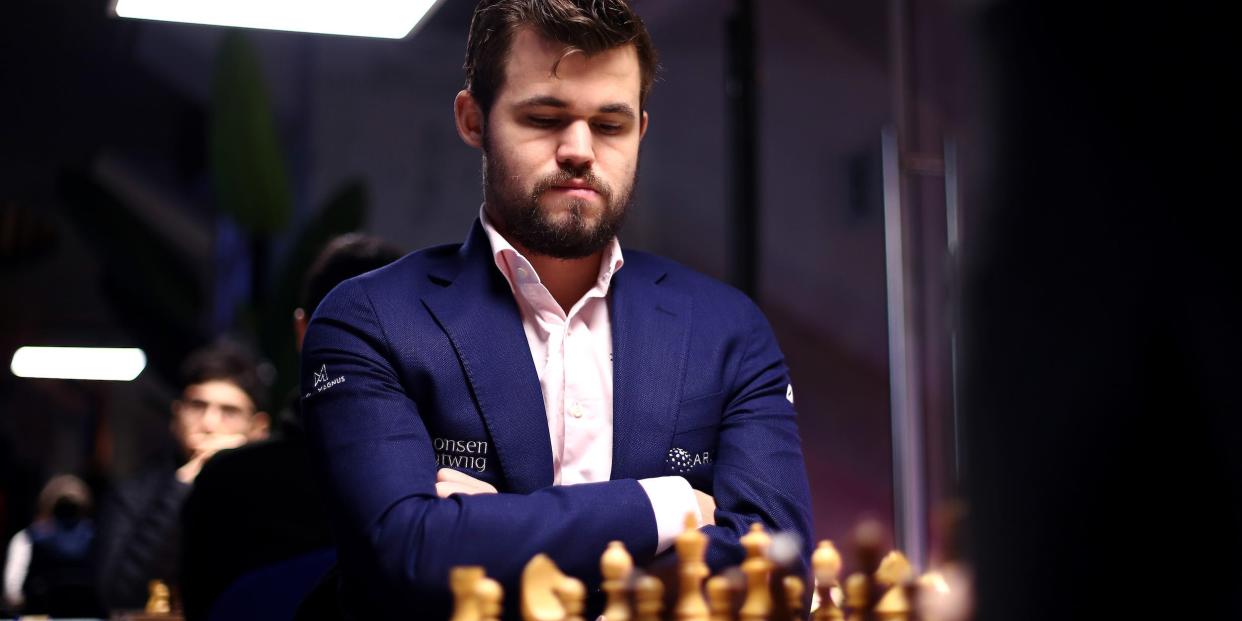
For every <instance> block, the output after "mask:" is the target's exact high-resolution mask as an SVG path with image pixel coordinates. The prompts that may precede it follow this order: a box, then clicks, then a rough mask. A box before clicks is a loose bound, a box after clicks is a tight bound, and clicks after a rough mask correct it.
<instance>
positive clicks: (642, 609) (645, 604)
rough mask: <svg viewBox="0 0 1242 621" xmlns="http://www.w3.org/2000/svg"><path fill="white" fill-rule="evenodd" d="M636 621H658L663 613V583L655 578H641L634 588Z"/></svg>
mask: <svg viewBox="0 0 1242 621" xmlns="http://www.w3.org/2000/svg"><path fill="white" fill-rule="evenodd" d="M634 600H635V601H634V608H635V612H636V613H637V616H636V617H637V618H636V621H660V618H661V617H660V613H662V612H664V583H663V582H660V579H659V578H657V577H655V576H643V577H642V578H639V579H638V583H637V584H636V585H635V587H634Z"/></svg>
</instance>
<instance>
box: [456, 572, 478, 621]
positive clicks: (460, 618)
mask: <svg viewBox="0 0 1242 621" xmlns="http://www.w3.org/2000/svg"><path fill="white" fill-rule="evenodd" d="M484 577H485V576H484V575H483V568H482V567H477V566H473V565H471V566H465V567H454V568H453V569H451V570H450V571H449V590H451V591H452V592H453V616H452V618H451V621H479V618H480V613H479V604H478V599H477V598H476V597H475V593H474V587H475V586H476V585H477V584H478V582H479V581H480V580H482V579H483V578H484Z"/></svg>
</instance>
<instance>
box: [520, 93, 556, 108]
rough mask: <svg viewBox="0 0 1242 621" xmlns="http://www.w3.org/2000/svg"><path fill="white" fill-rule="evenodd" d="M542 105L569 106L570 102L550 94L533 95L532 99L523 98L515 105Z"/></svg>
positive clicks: (522, 106)
mask: <svg viewBox="0 0 1242 621" xmlns="http://www.w3.org/2000/svg"><path fill="white" fill-rule="evenodd" d="M540 106H547V107H551V108H568V107H569V104H567V103H565V102H564V101H561V100H560V99H557V98H555V97H552V96H549V95H540V96H536V97H531V98H530V99H523V100H522V101H519V102H517V104H515V105H514V107H516V108H534V107H540Z"/></svg>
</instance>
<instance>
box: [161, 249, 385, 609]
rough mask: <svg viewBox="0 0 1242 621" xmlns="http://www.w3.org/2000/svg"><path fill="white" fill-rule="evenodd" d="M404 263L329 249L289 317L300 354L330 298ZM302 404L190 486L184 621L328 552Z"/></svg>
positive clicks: (295, 402) (371, 252)
mask: <svg viewBox="0 0 1242 621" xmlns="http://www.w3.org/2000/svg"><path fill="white" fill-rule="evenodd" d="M400 257H401V252H400V251H399V250H397V249H396V248H395V247H393V246H392V245H390V244H388V243H387V242H385V241H384V240H382V239H379V238H377V237H373V236H369V235H362V234H359V233H350V234H346V235H342V236H340V237H337V238H335V239H334V240H332V241H331V242H329V243H328V245H327V246H325V247H324V249H323V250H322V251H321V252H320V254H319V255H318V257H317V258H316V259H315V261H314V262H313V263H312V264H311V267H310V269H309V270H308V271H307V274H306V279H305V281H304V282H303V286H302V298H301V307H300V308H297V309H295V310H294V312H293V330H294V334H295V336H296V343H297V347H298V350H299V351H300V350H301V348H302V337H303V335H304V334H305V333H306V325H307V323H309V321H310V317H311V315H312V314H313V313H314V312H315V309H316V308H317V307H318V306H319V302H320V300H322V299H323V298H324V296H326V295H328V292H329V291H331V290H332V289H333V288H334V287H336V286H337V285H338V284H340V283H341V282H342V281H344V280H346V279H348V278H352V277H354V276H357V275H359V274H363V273H366V272H369V271H371V270H374V269H378V268H380V267H383V266H385V265H387V264H389V263H391V262H393V261H395V260H397V259H398V258H400ZM300 402H301V394H300V392H299V391H298V389H297V388H295V389H294V392H293V394H291V395H289V398H288V400H287V401H286V406H285V409H284V411H283V412H282V413H281V415H280V416H279V417H278V418H277V423H276V425H275V426H274V427H275V429H274V432H273V434H272V437H271V438H269V439H268V440H266V441H263V442H255V443H252V444H249V445H246V446H243V447H241V448H238V449H236V450H229V451H224V452H222V453H221V454H219V455H218V456H216V458H215V459H212V460H211V462H210V463H208V464H207V465H206V466H205V467H204V468H203V471H202V474H201V475H200V476H199V477H198V479H197V481H196V482H195V484H194V489H193V491H192V492H191V493H190V496H189V499H188V500H187V501H186V504H185V510H184V512H183V514H182V515H183V521H182V525H183V531H182V541H183V548H182V550H183V554H184V556H183V561H184V564H183V566H184V571H183V575H182V581H181V584H182V593H183V596H184V601H185V610H184V612H185V615H186V618H187V619H190V620H195V619H205V618H208V616H209V613H210V612H211V607H212V604H213V603H214V602H215V601H216V600H217V598H219V597H220V595H221V593H223V592H224V591H225V590H226V589H228V587H229V585H231V584H233V583H234V581H236V580H237V579H238V578H240V577H241V576H243V575H244V574H246V573H247V572H250V571H252V570H255V569H258V568H261V567H266V566H269V565H271V564H273V563H278V562H281V561H285V560H289V559H293V558H295V557H298V556H300V555H304V554H308V553H312V552H314V551H316V550H321V549H323V548H327V547H328V546H331V545H332V537H331V534H330V532H329V527H328V522H327V517H326V515H325V513H324V508H323V504H322V501H321V500H320V498H319V495H318V493H317V491H316V489H315V483H314V479H313V477H312V476H311V472H310V460H309V457H308V455H307V449H306V440H305V437H304V432H303V429H302V422H301V416H300V413H299V410H300V407H299V405H300ZM329 562H330V558H329ZM303 586H308V587H309V586H311V585H303Z"/></svg>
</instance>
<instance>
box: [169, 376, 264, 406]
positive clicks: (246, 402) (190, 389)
mask: <svg viewBox="0 0 1242 621" xmlns="http://www.w3.org/2000/svg"><path fill="white" fill-rule="evenodd" d="M183 397H184V398H185V399H198V400H202V401H211V402H215V403H224V404H229V405H237V406H239V407H245V408H252V407H254V403H253V402H252V401H251V400H250V395H247V394H246V391H245V390H242V388H241V387H240V386H238V385H237V384H234V383H233V382H230V381H229V380H225V379H216V380H207V381H205V382H201V383H198V384H190V385H189V386H186V387H185V391H184V395H183Z"/></svg>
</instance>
